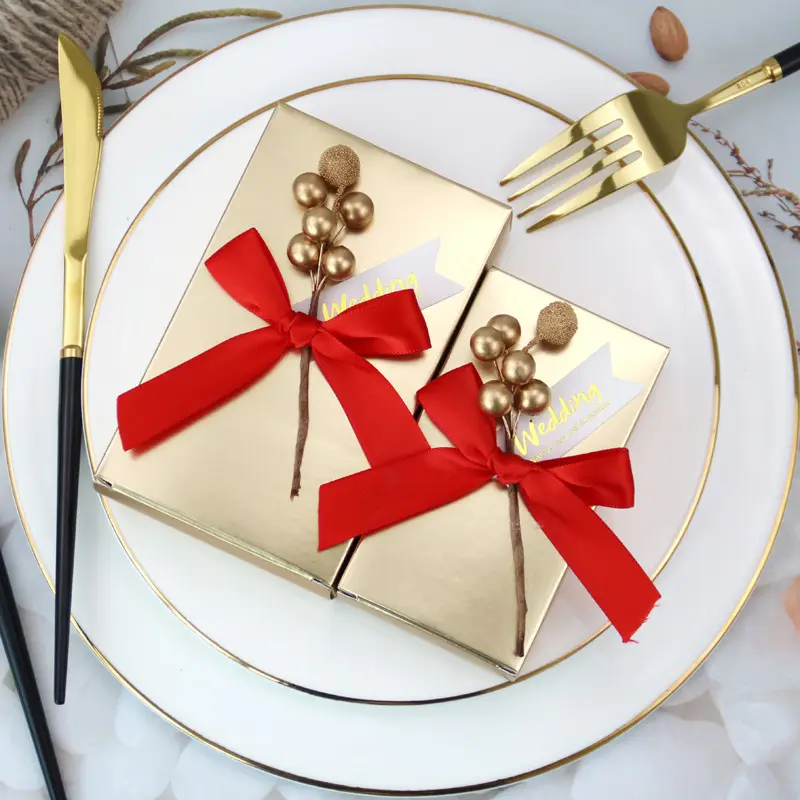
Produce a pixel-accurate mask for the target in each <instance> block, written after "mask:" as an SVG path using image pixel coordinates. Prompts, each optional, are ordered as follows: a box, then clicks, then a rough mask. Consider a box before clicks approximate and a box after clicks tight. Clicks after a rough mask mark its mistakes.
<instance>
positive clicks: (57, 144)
mask: <svg viewBox="0 0 800 800" xmlns="http://www.w3.org/2000/svg"><path fill="white" fill-rule="evenodd" d="M280 16H281V15H280V13H279V12H277V11H269V10H265V9H260V8H223V9H216V10H210V11H196V12H193V13H190V14H183V15H181V16H179V17H175V19H171V20H169V21H168V22H165V23H164V24H163V25H159V26H158V27H157V28H156V29H155V30H154V31H152V32H151V33H149V34H148V35H147V36H145V37H144V39H142V40H141V42H139V44H137V45H136V47H135V48H134V49H133V51H132V52H131V53H130V54H129V55H127V56H126V57H125V58H123V59H122V61H120V62H119V64H118V65H117V67H116V68H115V69H113V70H112V69H111V68H110V67H109V66H108V64H107V57H108V48H109V44H110V36H109V33H108V30H106V31H105V33H103V35H102V36H101V37H100V40H99V42H98V43H97V49H96V51H95V59H94V61H95V71H96V72H97V75H98V77H99V78H100V85H101V86H102V88H103V91H104V92H105V91H109V92H111V91H117V90H123V91H124V90H125V89H128V88H130V87H132V86H138V85H140V84H144V83H147V82H148V81H151V80H152V79H153V78H155V77H157V76H158V75H160V74H162V73H163V72H166V71H167V70H168V69H170V68H172V67H174V66H175V64H176V63H177V62H178V60H185V59H192V58H196V57H197V56H201V55H203V54H204V53H205V52H206V51H205V50H201V49H198V48H172V49H166V50H158V51H154V52H150V53H145V52H143V51H144V50H146V49H147V48H148V47H149V46H150V45H152V44H153V43H154V42H156V41H158V40H159V39H160V38H161V37H162V36H164V35H165V34H167V33H169V32H170V31H173V30H175V29H176V28H179V27H181V26H182V25H187V24H189V23H191V22H199V21H202V20H213V19H229V18H231V17H245V18H248V19H261V20H267V21H270V22H271V21H273V20H276V19H278V18H280ZM131 105H132V103H131V101H130V100H128V99H126V100H125V101H124V102H122V103H109V104H107V105H106V106H105V109H104V116H105V119H106V120H109V119H111V118H113V117H114V116H116V115H117V114H121V113H122V112H124V111H126V110H127V109H128V108H130V106H131ZM53 127H54V128H55V136H56V138H55V141H54V142H53V143H52V144H51V145H50V146H49V147H48V149H47V152H46V153H45V154H44V157H43V158H42V161H41V163H40V164H39V167H38V168H37V170H36V175H35V176H34V179H33V182H32V184H31V187H30V189H28V190H26V189H24V188H23V184H24V174H23V171H24V167H25V162H26V159H27V157H28V154H29V152H30V149H31V140H30V139H26V140H25V141H24V142H23V143H22V145H21V146H20V148H19V150H18V151H17V155H16V157H15V159H14V182H15V183H16V186H17V193H18V194H19V197H20V200H21V201H22V205H23V206H24V208H25V212H26V214H27V216H28V239H29V241H30V243H31V246H32V245H33V242H34V240H35V238H36V227H35V223H34V212H35V209H36V206H37V205H38V204H39V203H40V202H41V201H42V200H43V199H44V198H45V197H47V196H48V195H50V194H53V193H55V192H59V191H61V190H62V189H63V188H64V187H63V184H61V183H60V182H57V183H55V184H53V185H49V186H46V187H45V183H47V182H49V180H51V179H52V180H56V181H58V180H59V178H57V177H56V176H57V174H58V170H59V168H60V167H61V166H62V165H63V164H64V159H63V154H62V140H61V109H60V107H59V109H58V111H57V113H56V115H55V117H54V118H53Z"/></svg>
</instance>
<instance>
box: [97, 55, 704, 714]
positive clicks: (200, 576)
mask: <svg viewBox="0 0 800 800" xmlns="http://www.w3.org/2000/svg"><path fill="white" fill-rule="evenodd" d="M321 68H322V69H324V65H321ZM376 89H377V90H379V91H380V97H381V101H382V103H383V111H382V113H381V114H379V115H378V114H365V113H364V111H363V109H365V108H369V107H370V105H369V104H370V102H371V101H372V98H373V97H374V95H375V91H376ZM294 105H296V106H298V107H300V108H302V109H303V110H305V111H308V112H310V113H313V114H317V115H318V116H322V117H323V118H324V119H326V120H327V121H329V122H333V123H335V124H338V125H340V126H342V127H344V128H345V129H347V130H349V131H351V132H354V133H357V134H358V135H360V136H363V137H364V138H366V139H368V140H370V141H373V142H376V143H384V142H387V141H390V142H392V143H393V145H394V146H395V147H396V148H398V149H399V151H400V152H401V154H402V155H404V156H407V157H409V158H411V159H413V160H415V161H418V162H420V163H423V164H425V165H426V166H430V167H432V168H434V169H438V170H440V171H443V172H446V174H447V175H448V176H450V177H452V178H454V179H455V180H458V181H460V182H462V183H467V184H468V185H470V186H472V187H474V188H477V189H480V190H481V191H484V192H486V193H489V194H492V195H494V196H496V197H498V198H502V196H503V194H502V190H501V189H500V187H499V186H498V183H497V178H498V176H499V175H502V174H503V170H505V169H506V168H507V167H508V161H509V159H508V153H513V152H518V151H519V147H520V143H519V142H520V139H522V140H523V141H525V142H527V141H531V140H535V141H545V140H547V139H548V138H549V137H551V136H552V135H554V134H555V133H556V132H557V131H558V130H559V129H561V128H562V127H563V124H564V122H563V120H562V119H560V118H559V117H557V116H555V115H554V114H552V113H550V112H548V111H545V110H544V109H541V108H539V107H537V106H535V105H532V104H531V103H530V102H525V101H523V100H521V99H519V98H517V97H512V96H509V95H504V94H502V93H500V92H498V91H496V90H490V89H485V88H479V87H475V86H470V85H465V84H454V83H452V82H449V81H447V80H446V79H438V80H433V81H431V80H425V81H421V80H409V79H403V80H392V81H388V80H383V81H382V82H381V85H380V86H377V87H376V86H375V82H374V81H372V80H369V81H360V82H358V83H351V84H348V85H344V86H341V85H340V86H337V87H335V88H327V89H324V90H320V91H314V92H311V93H309V94H307V95H304V96H303V97H301V98H296V99H295V101H294ZM412 109H413V110H416V111H417V114H412V113H409V112H410V111H411V110H412ZM271 113H272V112H271V110H270V111H267V112H265V113H263V114H259V115H258V116H257V117H256V118H254V119H251V120H249V121H245V122H244V124H242V125H239V124H238V123H237V124H236V127H235V128H234V129H233V130H231V131H230V132H228V133H227V134H226V135H224V136H223V137H222V138H220V139H218V140H216V141H215V142H214V143H213V144H211V146H209V147H208V148H206V149H204V150H201V151H200V152H199V153H198V155H197V157H196V158H193V160H192V161H191V162H190V163H189V164H188V165H187V166H186V168H184V169H182V170H181V171H180V172H179V173H178V174H177V175H175V176H174V177H171V178H170V179H169V180H168V182H167V183H165V185H164V186H163V187H162V188H160V190H159V191H158V192H157V193H156V195H155V196H154V197H153V199H152V201H151V202H149V203H148V205H147V206H146V207H145V209H143V212H142V214H140V215H139V217H138V218H137V219H136V220H135V221H134V223H133V225H132V227H131V229H130V230H129V232H128V235H127V236H126V239H125V242H124V244H123V245H122V246H121V247H120V249H119V250H118V251H117V253H116V254H115V256H114V258H113V259H112V266H111V269H110V270H109V272H108V274H107V276H106V281H105V282H104V284H103V287H102V288H101V291H100V296H99V298H98V302H97V305H96V307H95V313H94V315H93V317H92V323H91V325H90V329H89V335H88V341H87V347H86V354H85V366H84V374H85V387H86V391H85V395H84V409H85V420H86V423H85V426H86V439H87V443H88V445H89V458H90V461H91V462H92V465H93V466H95V465H96V463H97V460H98V459H99V457H100V456H101V455H102V452H103V451H104V450H105V447H106V445H107V444H108V442H109V440H110V438H111V436H112V435H113V433H114V431H115V429H116V398H117V396H118V395H119V394H120V393H121V392H123V391H125V390H126V389H128V388H130V387H131V386H133V385H135V384H136V383H137V381H138V379H139V377H140V376H141V375H142V374H143V373H144V371H145V369H146V367H147V364H148V363H149V360H150V358H151V356H152V353H153V350H154V349H155V347H156V346H157V345H158V342H159V341H160V338H161V336H162V333H163V330H164V328H165V327H166V325H167V324H168V323H169V320H170V318H171V316H172V313H173V311H174V309H175V306H176V305H177V303H178V302H179V300H180V298H181V296H182V294H183V292H184V289H185V287H186V284H187V282H188V280H189V278H190V277H191V275H192V273H193V272H194V270H195V268H196V266H197V263H198V260H199V259H200V258H201V257H202V255H203V252H204V250H205V247H206V243H207V242H208V240H209V239H210V238H211V234H212V233H213V230H214V228H215V227H216V224H217V222H218V220H219V218H220V215H221V214H222V212H223V210H224V209H225V206H226V205H227V202H228V199H229V197H230V195H231V193H232V191H233V190H234V188H235V186H236V183H237V181H238V179H239V176H240V175H241V173H242V170H243V169H244V167H245V165H246V163H247V161H248V159H249V156H250V154H251V152H252V150H253V147H254V146H255V143H256V141H257V139H258V136H259V135H260V134H261V132H262V131H263V128H264V125H265V122H266V120H267V118H268V117H269V116H270V114H271ZM523 146H524V145H523ZM474 153H481V154H482V156H481V158H480V160H478V161H477V162H476V159H475V158H474V156H473V154H474ZM684 185H685V187H686V190H687V191H689V190H691V191H697V190H698V188H699V189H700V190H701V191H702V190H703V187H698V186H696V185H694V184H693V183H692V184H690V182H689V181H684ZM622 237H624V238H625V240H626V246H625V247H624V248H620V247H618V242H619V241H620V238H622ZM537 239H538V237H531V236H530V235H528V234H526V232H525V226H524V225H521V224H520V225H516V226H514V227H513V229H512V234H511V239H510V246H509V247H508V249H507V250H506V252H505V253H504V254H503V255H502V257H501V258H500V259H499V261H498V264H499V265H500V266H501V267H502V268H503V269H505V270H507V271H510V272H513V273H516V274H521V275H523V276H526V277H527V279H528V280H531V281H534V282H536V283H537V284H539V285H542V286H544V287H545V288H547V289H549V290H551V291H555V292H558V293H561V294H564V295H565V296H567V297H569V298H570V299H572V300H574V301H575V302H579V303H581V304H584V305H588V306H589V307H591V308H598V307H599V306H602V313H604V314H607V315H608V316H609V317H610V318H612V319H614V320H618V321H620V322H623V324H627V325H629V326H631V327H633V328H634V329H635V330H637V331H641V332H642V333H645V334H646V335H649V336H651V337H652V338H654V339H656V340H658V341H662V342H669V343H670V345H671V347H672V352H671V355H670V360H669V362H668V367H667V368H666V369H665V370H664V372H663V374H662V377H661V378H660V381H659V384H658V388H657V390H656V392H655V394H654V396H653V398H652V402H651V404H650V405H648V411H647V413H646V414H645V415H644V417H643V419H642V420H641V422H640V424H639V426H638V428H637V431H636V435H635V437H634V439H633V441H632V456H633V459H634V463H635V465H636V468H637V472H638V480H637V504H636V509H635V511H634V512H633V513H631V512H612V511H604V512H603V515H604V516H606V517H607V518H609V520H610V522H611V524H612V525H613V527H614V529H615V530H616V531H617V533H618V535H619V536H620V537H621V538H622V539H623V541H625V542H626V544H628V546H629V547H630V548H631V550H632V551H633V552H634V553H635V555H636V556H637V557H638V558H639V560H640V562H641V563H642V564H643V565H644V566H645V568H646V569H648V570H650V571H651V572H653V571H655V570H656V569H657V568H658V566H659V565H660V564H661V563H662V562H663V560H664V558H665V555H666V554H668V553H669V552H671V550H672V548H673V547H674V546H675V545H676V543H677V540H678V538H679V536H680V534H681V533H682V532H683V531H684V530H685V528H686V525H687V523H688V520H689V517H690V515H691V511H692V510H693V509H694V506H695V500H696V498H697V497H698V496H699V493H700V491H701V490H702V487H703V484H704V480H705V477H706V474H707V473H706V467H707V465H708V463H709V457H708V456H709V453H710V450H711V447H712V446H713V442H714V433H715V432H716V422H717V415H716V399H717V391H716V390H717V386H716V377H717V370H716V363H715V358H714V356H715V350H714V342H713V339H712V329H711V327H710V319H709V315H708V310H707V308H706V306H705V304H704V300H703V297H702V293H701V290H700V288H699V284H698V280H699V279H698V276H697V275H696V273H695V271H694V268H693V266H692V264H691V263H690V261H689V260H688V257H687V253H686V252H685V251H684V249H683V247H682V245H681V242H680V241H679V239H678V238H677V236H676V233H675V231H674V230H673V228H672V227H671V224H670V221H669V218H668V217H666V216H665V214H664V213H663V212H662V210H661V209H660V207H659V206H658V204H657V203H656V202H655V201H654V200H653V198H652V197H651V196H650V195H649V194H647V193H645V192H644V191H633V192H630V193H629V194H628V197H627V198H626V199H625V202H619V203H615V204H612V205H610V206H609V207H608V208H605V209H603V213H602V214H597V213H595V214H594V215H591V214H589V215H586V216H585V217H584V218H582V219H581V218H578V217H576V218H575V220H572V221H569V222H568V223H567V224H564V225H559V226H556V227H553V229H552V230H551V231H549V232H548V236H547V238H546V240H544V239H545V237H542V240H544V241H540V242H539V243H538V246H537V241H536V240H537ZM587 270H588V271H591V272H592V273H595V274H594V276H593V277H594V278H595V279H596V280H598V281H599V282H600V283H601V284H602V285H604V286H608V287H617V286H628V287H631V289H632V290H634V291H637V293H638V294H639V295H640V296H641V298H642V299H641V301H640V302H637V303H636V304H634V305H632V304H631V302H630V294H629V293H628V292H620V291H615V290H613V289H612V290H607V291H605V292H604V293H603V295H602V296H601V297H598V292H597V288H596V285H595V284H594V282H593V281H591V280H590V281H587V280H586V273H587ZM156 286H157V287H158V291H155V292H154V291H153V289H154V287H156ZM637 286H639V287H643V288H645V287H646V288H645V290H644V291H641V290H637V289H636V288H635V287H637ZM655 287H658V290H657V291H653V290H654V289H655ZM676 308H681V309H682V310H683V313H682V314H680V315H677V314H675V311H674V310H675V309H676ZM120 353H125V358H124V359H121V358H120V357H119V354H120ZM685 397H691V398H692V408H693V413H692V414H691V415H686V417H685V421H684V423H683V424H682V425H680V426H675V425H674V424H673V419H674V409H675V407H677V406H680V404H681V402H682V401H683V398H685ZM665 485H666V486H669V487H670V491H669V492H664V491H662V489H661V487H663V486H665ZM107 508H108V511H109V514H110V515H111V522H112V525H114V527H115V530H116V531H117V533H118V534H119V535H120V537H121V539H122V541H123V545H124V546H125V547H126V548H127V549H128V550H129V552H130V554H131V557H132V558H133V559H134V561H135V563H136V564H137V566H138V567H139V569H140V570H141V571H142V573H143V575H144V576H145V577H146V578H147V579H148V580H149V581H150V582H151V584H152V585H153V586H154V588H155V589H156V591H158V592H159V594H160V596H161V597H162V599H164V601H165V602H166V603H167V604H168V605H169V606H170V608H172V609H174V610H176V612H177V613H180V614H181V616H182V617H183V618H184V619H186V620H187V621H189V623H190V624H191V625H192V626H193V627H194V628H195V629H196V630H198V631H200V632H201V633H202V634H203V635H204V636H206V637H207V638H208V640H209V641H210V642H212V643H213V644H215V645H216V646H218V647H220V648H221V649H224V650H225V651H226V652H228V653H230V654H231V655H232V656H233V657H234V658H236V659H238V660H240V661H241V662H242V663H244V664H246V665H248V666H250V667H252V668H254V669H258V670H260V671H262V672H264V673H265V674H267V675H269V676H271V677H275V678H276V679H279V680H282V681H284V682H287V683H289V684H291V685H293V686H298V687H303V688H306V689H308V690H310V691H314V692H319V693H325V694H328V695H331V696H334V697H339V698H358V699H361V700H365V699H366V700H372V701H381V702H390V701H393V702H400V701H404V702H425V701H431V700H441V699H442V698H451V697H453V696H458V695H465V694H469V693H474V692H478V691H483V690H486V689H489V688H491V687H497V686H507V683H506V682H505V681H504V679H503V678H502V676H500V674H499V673H498V672H496V671H495V670H492V669H491V668H490V667H487V666H484V665H483V664H482V663H480V662H479V661H477V659H473V658H471V657H469V656H466V655H464V654H463V653H461V652H458V651H456V650H454V649H450V648H448V647H444V646H442V645H441V643H439V642H437V641H435V640H433V639H432V638H431V637H429V636H425V635H419V634H416V633H414V632H413V631H412V630H410V629H408V628H406V627H404V626H399V625H397V624H395V623H392V622H389V621H387V619H386V618H385V617H379V616H377V615H374V614H373V613H372V612H370V611H368V610H366V609H363V608H356V607H354V606H352V605H350V604H348V603H346V602H336V603H327V602H324V601H321V600H320V599H319V597H318V596H316V595H313V594H310V593H309V592H308V590H307V589H305V588H304V587H302V586H299V585H297V584H295V583H294V582H289V581H286V580H283V579H281V578H280V577H279V576H276V575H274V574H265V573H264V571H263V570H262V569H259V568H258V567H257V566H256V565H255V564H253V563H252V562H249V561H245V560H243V559H240V558H237V557H236V556H234V555H233V554H229V553H225V552H220V551H219V550H218V549H217V548H214V547H213V546H211V545H210V544H208V543H207V542H204V541H200V540H198V539H196V538H195V537H193V536H190V535H188V534H184V533H179V532H176V531H175V530H174V529H173V528H170V527H169V526H168V525H167V524H165V523H164V522H160V521H158V520H156V519H154V518H153V517H151V516H149V515H147V514H142V513H140V512H137V511H136V510H135V509H133V508H131V507H129V506H125V505H123V504H121V503H116V502H107ZM187 564H189V565H191V567H190V568H187ZM210 586H213V587H214V588H213V591H209V587H210ZM272 609H280V613H279V614H276V613H272V611H271V610H272ZM603 622H604V620H603V617H602V615H601V613H600V611H599V609H597V607H596V606H595V605H594V603H593V602H592V601H591V598H590V597H589V596H588V593H587V592H586V591H585V589H583V587H582V586H581V585H580V584H579V583H578V582H577V580H576V579H575V578H574V576H573V575H571V574H570V576H569V578H568V579H567V580H566V581H565V583H564V585H563V586H562V587H561V589H560V590H559V592H558V593H557V596H556V600H555V602H554V605H553V608H552V610H551V612H550V613H549V614H548V616H547V618H546V622H545V626H544V629H543V630H542V632H541V634H540V636H539V637H538V638H537V640H536V643H535V647H534V651H533V653H532V654H531V656H530V658H529V659H528V661H527V664H526V671H527V674H528V675H531V674H532V673H533V672H535V671H536V670H537V669H541V668H542V666H543V665H545V664H548V663H552V662H553V661H555V660H557V659H560V658H563V657H564V655H565V654H567V653H569V652H570V651H573V650H574V649H575V648H577V647H578V646H579V645H580V644H582V643H583V642H585V641H586V640H587V639H589V638H590V637H591V636H592V634H593V633H594V632H595V631H596V630H597V629H599V628H600V627H601V625H602V624H603Z"/></svg>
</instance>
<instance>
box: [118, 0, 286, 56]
mask: <svg viewBox="0 0 800 800" xmlns="http://www.w3.org/2000/svg"><path fill="white" fill-rule="evenodd" d="M280 16H281V14H280V12H279V11H266V10H264V9H261V8H222V9H218V10H216V11H194V12H192V13H191V14H182V15H181V16H180V17H175V19H171V20H169V22H165V23H164V24H163V25H159V27H157V28H156V29H155V30H154V31H153V32H152V33H150V34H148V35H147V36H145V37H144V39H142V41H141V42H139V44H138V45H136V49H135V50H134V51H133V53H131V55H135V54H136V53H140V52H141V51H142V50H144V49H145V47H147V46H149V45H151V44H152V43H153V42H155V41H156V40H157V39H160V38H161V37H162V36H163V35H164V34H165V33H169V32H170V31H172V30H175V28H178V27H180V26H181V25H187V24H188V23H190V22H199V21H201V20H206V19H227V18H230V17H249V18H252V19H267V20H275V19H280Z"/></svg>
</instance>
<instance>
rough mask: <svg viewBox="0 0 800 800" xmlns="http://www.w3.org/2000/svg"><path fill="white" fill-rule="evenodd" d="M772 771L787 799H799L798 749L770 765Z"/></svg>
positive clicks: (799, 766) (799, 772)
mask: <svg viewBox="0 0 800 800" xmlns="http://www.w3.org/2000/svg"><path fill="white" fill-rule="evenodd" d="M771 766H772V770H773V772H774V773H775V775H776V776H777V777H778V780H779V781H780V782H781V785H782V786H783V787H784V789H785V790H786V794H787V797H790V798H792V800H796V798H798V797H800V748H798V749H795V750H792V751H791V752H790V753H789V754H788V755H787V756H784V757H783V758H782V759H781V760H780V761H778V762H776V763H775V764H772V765H771Z"/></svg>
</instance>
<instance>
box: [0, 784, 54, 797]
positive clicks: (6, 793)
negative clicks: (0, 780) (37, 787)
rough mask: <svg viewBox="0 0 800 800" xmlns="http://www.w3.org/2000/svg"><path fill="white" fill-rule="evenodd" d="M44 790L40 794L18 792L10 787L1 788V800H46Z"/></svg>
mask: <svg viewBox="0 0 800 800" xmlns="http://www.w3.org/2000/svg"><path fill="white" fill-rule="evenodd" d="M44 791H45V790H44V789H42V790H41V791H38V792H18V791H17V790H16V789H9V788H8V786H0V800H45V794H44Z"/></svg>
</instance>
